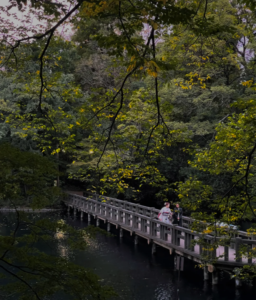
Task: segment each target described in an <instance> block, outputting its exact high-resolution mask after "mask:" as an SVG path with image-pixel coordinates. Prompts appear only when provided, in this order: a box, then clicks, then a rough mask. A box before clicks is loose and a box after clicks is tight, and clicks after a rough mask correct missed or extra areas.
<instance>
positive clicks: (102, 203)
mask: <svg viewBox="0 0 256 300" xmlns="http://www.w3.org/2000/svg"><path fill="white" fill-rule="evenodd" d="M99 197H100V199H92V196H90V197H84V196H81V195H77V194H75V192H69V193H66V196H65V197H64V199H63V202H64V203H65V205H66V206H67V207H68V211H69V210H70V208H72V209H73V210H74V213H76V212H80V213H81V218H83V216H84V213H86V214H88V221H90V218H91V216H93V217H94V218H95V219H96V224H97V225H99V221H100V220H103V221H104V223H107V230H108V231H110V226H111V224H112V225H114V226H116V228H119V229H120V232H119V234H120V237H122V235H123V230H126V231H128V232H130V234H131V235H134V237H135V238H134V242H135V243H138V237H142V238H144V239H146V240H147V241H148V244H151V245H152V252H155V251H156V245H158V246H161V247H164V248H167V249H168V250H169V252H170V254H173V253H174V254H175V255H178V256H182V257H186V258H188V259H190V260H193V261H195V262H197V263H199V264H202V263H204V261H203V259H202V255H203V254H204V251H205V250H204V249H203V247H202V245H199V244H196V243H195V242H193V240H198V239H199V238H200V237H201V236H202V234H200V233H198V232H195V231H192V230H190V229H189V228H190V225H191V224H192V222H193V219H191V218H189V217H186V216H183V218H182V227H181V226H178V225H174V224H166V223H163V222H161V221H159V220H158V218H157V215H158V213H159V210H158V209H156V208H152V207H147V206H143V205H139V204H135V203H131V202H128V201H124V200H119V199H115V198H110V197H105V196H96V198H99ZM203 237H204V241H205V242H207V243H209V244H213V243H214V241H216V238H217V239H223V237H215V236H213V235H210V234H208V235H204V236H203ZM254 238H255V236H253V235H248V234H247V232H244V231H234V237H233V238H231V239H230V243H229V244H228V245H226V246H219V247H218V248H217V249H215V250H214V251H211V253H210V255H211V257H212V259H213V260H214V261H215V262H214V265H208V267H204V277H205V279H208V270H210V272H212V273H213V274H212V283H213V284H217V282H218V270H228V271H232V270H233V269H234V268H236V267H242V266H244V265H248V264H249V265H251V264H256V259H252V258H248V257H241V255H239V249H240V247H243V246H246V247H247V248H248V251H250V249H252V248H254V247H256V240H254ZM236 285H240V282H238V281H236Z"/></svg>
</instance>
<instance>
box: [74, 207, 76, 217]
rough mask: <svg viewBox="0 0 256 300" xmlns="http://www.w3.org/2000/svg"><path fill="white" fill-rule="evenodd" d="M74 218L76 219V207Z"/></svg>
mask: <svg viewBox="0 0 256 300" xmlns="http://www.w3.org/2000/svg"><path fill="white" fill-rule="evenodd" d="M74 218H76V208H75V207H74Z"/></svg>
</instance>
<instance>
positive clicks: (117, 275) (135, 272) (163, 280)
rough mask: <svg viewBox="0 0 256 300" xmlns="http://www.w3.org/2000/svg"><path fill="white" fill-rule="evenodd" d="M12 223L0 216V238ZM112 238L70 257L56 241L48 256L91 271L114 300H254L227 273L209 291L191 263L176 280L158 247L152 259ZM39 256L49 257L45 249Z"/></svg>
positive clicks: (128, 240) (251, 291) (76, 222)
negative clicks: (114, 294)
mask: <svg viewBox="0 0 256 300" xmlns="http://www.w3.org/2000/svg"><path fill="white" fill-rule="evenodd" d="M44 216H45V215H44ZM33 217H38V216H36V215H32V214H31V218H33ZM51 217H52V218H62V219H64V220H66V222H67V223H69V224H70V225H72V226H74V227H77V228H83V227H85V226H88V224H87V221H85V220H83V221H81V220H80V219H74V217H73V216H67V215H56V214H53V215H52V216H51ZM11 218H12V215H11V214H10V213H9V214H3V213H0V225H1V226H0V234H1V235H4V234H7V233H8V232H9V228H7V226H6V225H5V224H6V221H8V219H9V220H10V219H11ZM85 219H86V217H85ZM91 224H94V222H93V221H92V223H91ZM100 227H101V228H105V227H106V225H105V224H103V222H102V223H101V224H100ZM111 232H112V233H113V234H114V236H113V237H108V236H104V235H101V234H99V235H98V236H97V238H96V240H93V241H91V243H90V246H89V248H88V249H87V250H85V251H79V252H70V251H69V249H66V248H65V247H63V245H62V244H61V241H59V240H58V239H56V244H55V245H51V249H50V251H51V252H52V253H54V254H55V255H56V254H58V255H62V256H66V257H69V259H70V260H72V261H74V262H76V263H77V264H79V265H82V266H84V267H86V268H89V269H92V270H94V272H95V273H96V274H97V275H98V276H100V278H101V281H102V283H103V284H108V285H111V286H113V287H114V288H115V290H116V291H117V293H118V294H119V296H118V298H115V300H116V299H118V300H178V299H179V300H242V299H243V300H245V299H246V300H252V299H254V300H255V299H256V297H255V288H254V287H251V286H249V285H244V286H243V287H242V288H241V289H239V290H237V289H235V284H234V281H233V280H230V278H229V276H228V275H227V274H225V273H221V274H220V284H219V285H218V286H217V287H214V288H213V287H212V285H211V282H210V281H209V282H204V281H203V271H202V270H201V269H198V268H197V267H196V264H194V263H193V262H191V261H189V260H185V268H184V271H183V272H181V273H180V279H179V280H178V272H177V271H174V268H173V266H174V264H173V256H171V255H169V252H168V251H167V250H166V249H163V248H161V247H158V248H157V252H156V254H154V255H152V254H151V248H150V246H149V245H147V243H146V241H145V240H143V239H140V240H139V244H138V245H134V243H133V239H132V237H131V236H130V235H129V234H128V233H126V232H124V236H123V238H121V239H120V238H119V237H118V232H117V231H116V229H115V228H114V226H113V227H112V228H111ZM43 247H45V246H42V248H43ZM41 250H47V251H49V249H41ZM54 300H59V298H55V299H54ZM61 300H64V298H63V297H62V298H61Z"/></svg>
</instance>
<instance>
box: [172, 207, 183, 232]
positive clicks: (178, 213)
mask: <svg viewBox="0 0 256 300" xmlns="http://www.w3.org/2000/svg"><path fill="white" fill-rule="evenodd" d="M182 213H183V211H182V208H181V207H180V205H179V203H177V204H176V206H175V207H174V210H173V224H177V225H179V226H182Z"/></svg>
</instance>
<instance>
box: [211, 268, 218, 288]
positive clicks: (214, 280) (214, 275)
mask: <svg viewBox="0 0 256 300" xmlns="http://www.w3.org/2000/svg"><path fill="white" fill-rule="evenodd" d="M218 283H219V272H218V270H216V269H215V270H214V271H213V272H212V285H216V284H218Z"/></svg>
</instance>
